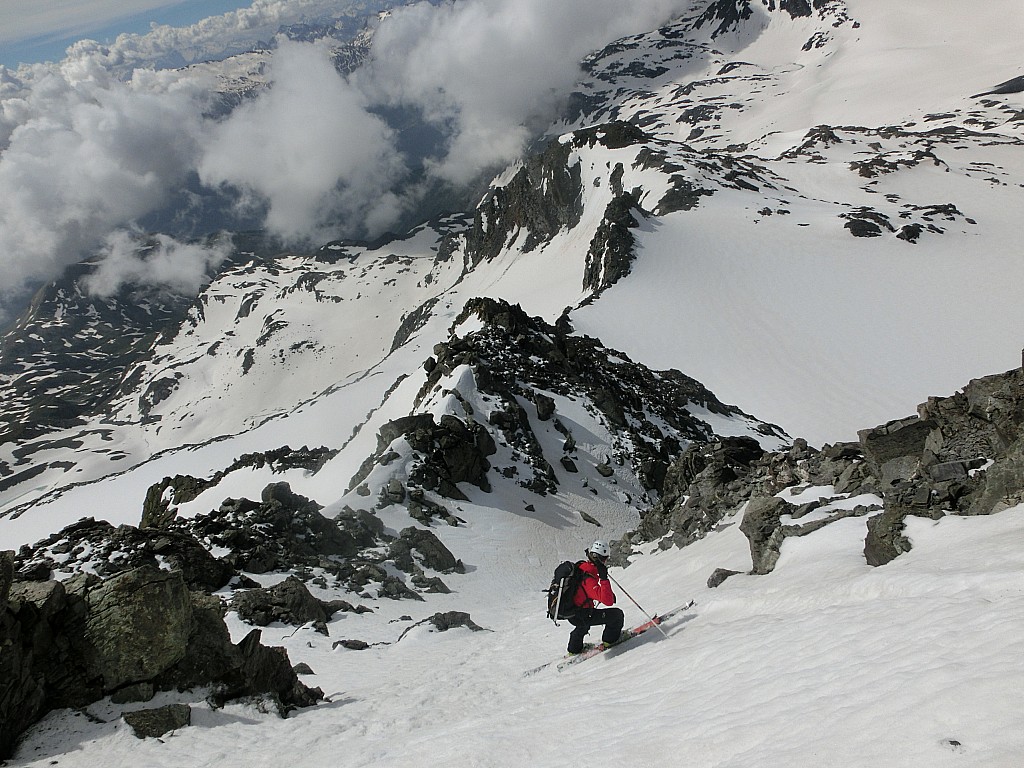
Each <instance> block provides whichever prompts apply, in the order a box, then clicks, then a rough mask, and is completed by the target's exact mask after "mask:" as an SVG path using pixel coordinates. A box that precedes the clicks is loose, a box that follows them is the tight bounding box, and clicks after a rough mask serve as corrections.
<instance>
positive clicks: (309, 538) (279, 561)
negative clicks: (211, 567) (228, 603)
mask: <svg viewBox="0 0 1024 768" xmlns="http://www.w3.org/2000/svg"><path fill="white" fill-rule="evenodd" d="M320 510H321V506H320V505H319V504H317V503H316V502H315V501H312V500H310V499H307V498H305V497H304V496H300V495H299V494H296V493H294V492H293V491H292V490H291V487H290V486H289V485H288V484H287V483H283V482H282V483H272V484H270V485H268V486H267V487H266V488H264V489H263V493H262V495H261V498H260V501H259V502H255V501H252V500H250V499H227V500H226V501H224V502H223V503H222V504H221V506H220V508H219V509H217V510H214V511H213V512H210V513H209V514H207V515H199V516H197V517H195V518H193V519H191V520H187V521H177V520H176V521H174V523H172V524H169V525H168V526H166V527H168V528H171V529H173V530H183V531H188V532H190V533H192V534H193V535H194V536H196V537H197V538H198V539H199V540H200V541H202V542H204V543H205V544H206V545H207V546H210V547H214V546H216V547H223V548H227V549H229V550H230V554H228V555H226V556H225V557H224V559H225V560H226V561H227V562H228V563H230V564H231V565H233V566H234V567H235V568H237V569H238V570H243V571H247V572H249V573H266V572H268V571H272V570H285V569H288V568H294V567H297V566H299V567H301V566H306V567H330V565H331V560H330V558H331V557H339V558H344V557H352V556H354V555H356V554H357V553H358V552H359V550H360V549H361V548H362V547H365V546H370V545H371V544H372V543H376V540H377V536H378V534H379V532H380V530H381V529H379V528H376V526H379V521H377V523H376V524H374V523H372V522H371V521H370V520H368V519H367V518H366V517H365V516H359V515H357V514H356V513H354V512H352V513H349V514H345V515H343V517H342V518H341V519H339V520H338V521H332V520H329V519H327V518H326V517H324V516H323V515H322V514H320Z"/></svg>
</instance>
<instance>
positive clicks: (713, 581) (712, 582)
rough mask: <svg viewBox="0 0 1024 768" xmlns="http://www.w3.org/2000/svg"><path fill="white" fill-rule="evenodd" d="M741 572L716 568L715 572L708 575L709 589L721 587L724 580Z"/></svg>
mask: <svg viewBox="0 0 1024 768" xmlns="http://www.w3.org/2000/svg"><path fill="white" fill-rule="evenodd" d="M739 573H740V571H730V570H729V569H728V568H716V569H715V572H714V573H712V574H711V576H709V577H708V589H715V588H716V587H720V586H721V585H722V582H723V581H725V580H726V579H728V578H729V577H730V576H736V575H737V574H739Z"/></svg>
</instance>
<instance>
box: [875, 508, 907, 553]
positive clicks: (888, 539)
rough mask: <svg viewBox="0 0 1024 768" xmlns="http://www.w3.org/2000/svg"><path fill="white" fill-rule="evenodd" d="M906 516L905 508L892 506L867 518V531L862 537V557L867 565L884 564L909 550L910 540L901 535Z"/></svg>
mask: <svg viewBox="0 0 1024 768" xmlns="http://www.w3.org/2000/svg"><path fill="white" fill-rule="evenodd" d="M906 517H907V510H902V509H898V508H895V507H892V508H889V509H886V510H885V511H884V512H883V513H882V514H880V515H875V516H874V517H871V518H868V533H867V536H866V537H865V539H864V559H865V560H866V561H867V563H868V565H873V566H879V565H885V564H886V563H889V562H892V561H893V560H895V559H896V558H897V557H899V556H900V555H901V554H903V553H904V552H909V551H910V540H909V539H907V538H906V537H905V536H904V535H903V521H904V520H905V519H906Z"/></svg>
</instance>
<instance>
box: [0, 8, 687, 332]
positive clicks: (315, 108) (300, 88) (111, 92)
mask: <svg viewBox="0 0 1024 768" xmlns="http://www.w3.org/2000/svg"><path fill="white" fill-rule="evenodd" d="M379 5H383V3H376V4H375V3H373V2H367V3H365V4H364V5H363V7H364V8H371V9H372V8H375V7H378V6H379ZM687 7H689V2H686V1H684V0H635V1H634V2H633V3H631V4H629V6H628V12H627V9H626V7H625V6H623V4H622V2H621V0H559V1H558V2H551V0H459V2H455V3H443V4H439V5H438V4H431V3H427V2H421V3H418V4H415V5H410V6H406V7H402V8H399V9H396V10H394V11H393V12H392V13H391V14H390V15H389V17H388V18H387V19H386V20H385V21H384V22H382V23H381V24H380V26H379V28H378V29H377V31H376V36H375V38H374V42H373V45H372V49H371V55H370V59H369V61H368V62H367V64H366V65H365V66H364V67H363V68H362V69H361V70H359V71H357V72H356V73H355V74H353V75H352V76H349V77H345V76H342V75H341V74H339V73H338V72H336V71H335V69H334V68H333V66H332V65H331V61H330V56H329V52H328V50H327V48H326V47H325V46H324V45H322V44H305V43H295V42H288V41H285V40H281V41H279V49H278V50H277V51H276V52H275V53H274V54H273V56H272V57H271V58H270V60H269V64H268V70H267V71H268V77H269V83H270V86H269V88H267V89H265V90H263V91H261V92H260V93H259V95H257V96H256V97H254V98H252V99H249V100H246V101H245V102H243V104H242V105H241V106H239V107H238V108H236V109H235V111H234V112H233V113H232V114H231V115H229V116H228V117H227V118H223V119H220V120H214V119H212V118H210V117H208V116H207V115H208V114H209V110H208V107H209V106H210V104H211V101H210V99H211V98H212V96H213V95H214V94H213V91H214V83H213V82H212V75H211V76H210V77H211V80H204V79H203V78H202V77H200V76H199V75H197V74H196V72H195V70H187V69H179V70H160V71H154V70H153V69H145V68H141V65H142V64H149V63H152V62H155V61H158V60H160V59H161V57H166V56H167V55H168V54H169V53H172V52H174V51H179V52H180V51H184V50H189V51H192V52H193V53H194V54H195V55H199V52H203V51H205V52H207V53H208V52H209V51H212V50H215V49H217V50H224V49H225V48H226V47H230V46H231V45H235V44H237V43H238V42H239V41H240V40H242V39H247V38H245V35H246V34H262V33H263V32H265V31H266V29H268V28H271V27H276V25H278V24H280V23H292V22H294V21H296V20H298V19H300V18H304V17H305V16H303V14H306V16H310V17H311V16H312V15H315V14H319V13H324V12H327V11H328V10H331V11H332V12H335V13H336V12H337V3H336V2H333V1H330V0H274V1H271V0H257V2H255V3H253V5H252V6H251V7H250V8H248V9H242V10H240V11H236V12H232V13H230V14H224V15H223V16H218V17H212V18H210V19H207V20H204V21H203V22H200V23H199V24H196V25H192V26H191V27H186V28H181V29H172V28H169V27H166V28H165V27H158V28H154V30H153V31H152V32H151V33H150V34H149V35H145V36H137V35H135V36H132V35H122V36H121V37H119V38H118V39H117V41H116V42H115V43H114V44H113V45H111V46H101V45H99V44H97V43H91V42H83V43H80V44H78V45H76V46H73V47H72V48H71V49H70V50H69V56H68V57H67V58H66V59H65V60H64V61H63V62H61V64H60V66H59V67H55V66H45V65H36V66H33V67H23V68H19V69H18V70H17V72H16V73H12V72H10V71H9V70H6V69H4V68H2V67H0V199H2V200H3V201H4V205H3V206H2V207H0V259H3V262H2V266H3V270H4V275H5V278H6V279H5V281H4V282H3V284H2V285H0V315H2V312H3V309H4V307H10V306H15V305H16V303H17V302H18V301H20V300H23V299H24V296H25V292H26V291H27V290H29V289H30V288H32V287H33V286H35V285H38V284H39V283H40V282H42V281H45V280H48V279H52V278H54V277H56V276H57V275H59V274H60V272H61V271H62V270H63V268H64V267H65V266H67V265H68V264H70V263H73V262H75V261H78V260H80V259H82V258H85V257H88V256H90V255H93V254H94V253H95V251H96V249H97V248H100V247H101V246H102V253H103V257H104V258H105V259H106V260H107V261H108V262H109V266H108V267H106V268H103V269H101V270H100V273H99V274H100V275H101V276H102V279H101V278H100V277H97V278H96V280H94V283H93V285H94V287H96V289H97V290H108V289H109V286H111V285H118V284H120V283H121V282H123V281H124V280H145V279H153V280H157V281H160V280H162V279H163V278H161V277H160V274H161V271H160V270H158V269H156V266H157V265H158V264H163V263H164V261H166V260H167V259H170V258H175V257H181V258H183V259H186V260H188V259H193V261H191V262H189V263H190V264H191V265H192V266H195V265H196V263H197V262H195V261H194V259H195V255H194V254H193V253H192V252H191V251H189V250H187V249H184V248H179V247H170V246H166V245H165V246H162V250H161V251H159V254H158V255H157V256H156V257H155V258H154V257H153V255H152V254H151V257H150V258H149V259H146V260H145V261H146V263H147V264H149V265H150V266H149V267H147V268H145V269H143V268H141V267H140V264H139V263H138V262H137V261H133V260H132V259H130V258H128V257H127V256H126V255H125V254H126V253H127V251H126V248H127V246H126V245H125V244H124V243H123V242H122V241H121V240H119V239H117V238H116V237H115V240H113V241H111V240H109V239H107V238H108V235H110V233H111V232H115V231H118V230H121V229H132V228H133V227H135V226H137V222H139V221H140V220H143V219H145V218H146V217H150V219H151V220H153V216H155V214H156V213H158V212H161V211H163V210H165V209H166V207H167V206H168V205H171V204H172V203H173V204H175V205H180V204H182V203H181V201H182V200H184V199H186V198H188V194H185V193H183V190H186V189H188V190H192V191H195V186H194V185H196V184H197V183H200V182H201V184H202V185H203V186H204V187H205V189H204V190H203V191H204V193H210V194H212V193H213V191H217V190H219V191H221V192H224V193H225V194H226V196H233V197H237V198H238V199H239V200H240V201H242V202H244V203H246V204H248V206H249V208H250V210H254V211H257V212H259V213H260V214H261V215H263V217H264V226H265V227H266V228H267V229H268V230H269V231H271V232H273V233H275V234H277V235H279V236H280V237H282V238H283V239H285V240H288V241H292V242H296V243H301V242H309V241H313V242H315V241H316V240H317V238H328V237H329V238H334V237H337V236H339V235H343V234H348V235H353V236H359V235H372V234H377V233H379V232H381V231H383V230H384V229H386V228H388V227H389V226H391V225H392V224H394V222H396V221H397V220H398V219H399V217H400V216H401V215H402V214H403V213H405V212H407V211H408V210H409V209H410V208H411V207H412V206H414V205H415V203H416V201H417V195H419V194H422V192H423V189H424V188H426V184H429V182H431V181H442V182H447V183H451V184H456V185H457V184H464V183H466V182H468V181H471V180H473V179H475V178H478V177H479V175H480V174H481V173H484V172H487V171H490V170H493V169H497V168H499V167H500V166H502V165H504V164H506V163H508V162H509V161H512V160H514V159H516V158H518V157H519V156H520V155H521V153H522V152H523V150H524V149H525V147H526V146H527V143H528V142H529V141H530V140H532V139H533V138H534V137H535V136H536V135H538V133H539V132H540V131H541V130H543V128H544V127H545V126H547V125H548V124H550V122H551V121H552V119H554V118H555V117H556V116H557V112H558V108H559V106H560V105H561V103H562V101H563V100H564V99H565V98H566V96H567V95H568V93H569V92H570V91H571V89H572V86H573V84H574V83H575V81H576V79H577V78H578V77H579V74H580V72H579V61H580V60H581V59H582V58H583V57H584V56H585V55H586V54H587V53H589V52H590V51H593V50H596V49H599V48H600V47H602V46H604V45H605V44H607V43H608V42H610V41H612V40H614V39H616V38H618V37H621V36H624V35H628V34H632V33H639V32H642V31H645V30H647V29H650V28H652V27H654V26H656V25H657V24H658V23H661V22H662V21H664V20H666V19H668V18H670V17H671V15H672V14H673V13H675V12H678V11H681V10H683V9H685V8H687ZM264 39H266V38H264ZM190 55H191V54H190ZM394 114H401V115H403V117H407V116H409V115H418V116H420V118H421V119H422V121H423V122H424V123H425V124H426V125H427V126H430V127H431V128H433V129H434V130H435V131H436V132H438V133H439V134H440V135H442V136H443V139H442V140H441V141H440V142H434V144H433V145H432V146H431V148H430V155H429V156H428V157H410V158H406V157H403V156H402V154H401V152H400V151H399V149H398V147H399V143H400V138H401V137H400V136H399V135H398V134H396V132H395V130H394V129H393V128H391V127H389V126H388V124H387V123H386V120H385V117H387V116H393V115H394ZM404 146H405V145H403V147H404ZM421 170H422V171H425V177H424V176H423V174H422V173H420V171H421ZM415 174H420V175H415ZM197 179H198V182H197ZM192 199H196V198H195V196H194V195H193V196H192ZM204 199H207V198H204ZM186 218H187V217H181V220H185V219H186ZM161 220H163V221H174V220H175V216H174V215H173V212H172V215H166V216H162V217H161ZM168 234H169V235H175V234H177V233H175V232H170V233H168ZM200 261H202V260H201V259H200ZM186 271H187V272H188V273H189V274H193V273H194V271H195V270H194V269H192V268H191V267H190V268H189V269H187V270H186ZM186 282H189V281H186Z"/></svg>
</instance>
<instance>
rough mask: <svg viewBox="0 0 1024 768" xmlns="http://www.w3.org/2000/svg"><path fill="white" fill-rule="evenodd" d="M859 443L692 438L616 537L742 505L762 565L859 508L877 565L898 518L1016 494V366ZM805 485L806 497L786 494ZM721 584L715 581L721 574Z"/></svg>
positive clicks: (698, 529)
mask: <svg viewBox="0 0 1024 768" xmlns="http://www.w3.org/2000/svg"><path fill="white" fill-rule="evenodd" d="M859 437H860V440H859V442H857V443H842V444H836V445H825V446H824V447H822V448H821V449H820V450H818V449H815V448H813V447H811V446H808V445H807V443H806V441H803V440H796V441H794V443H793V446H792V447H791V448H789V449H788V450H786V451H764V450H763V449H761V448H760V446H758V445H757V444H756V443H755V442H754V441H751V440H747V439H743V438H738V439H737V438H733V439H722V440H715V441H710V442H708V443H704V444H693V445H691V446H690V448H689V449H688V450H687V451H686V452H685V453H684V454H683V455H682V456H681V457H680V458H679V459H678V460H677V461H675V462H674V463H673V464H672V465H671V466H670V467H669V470H668V474H667V477H666V481H665V486H664V492H663V495H662V497H661V499H660V500H659V502H658V503H657V504H655V505H653V506H652V507H651V509H650V510H649V511H648V512H646V513H645V515H644V518H643V521H642V522H641V524H640V526H639V527H638V528H637V529H636V530H635V531H634V532H632V533H631V534H630V535H629V536H627V537H626V538H624V539H623V540H622V541H620V542H617V546H616V551H617V552H616V555H617V561H618V562H619V563H620V564H626V563H627V562H628V557H629V554H630V553H631V552H632V547H633V546H634V545H638V544H641V543H644V542H650V541H659V542H660V543H661V546H663V547H669V546H686V545H687V544H689V543H691V542H693V541H696V540H697V539H700V538H703V537H704V536H706V535H707V534H708V533H710V532H711V531H713V530H715V529H716V528H718V527H719V526H720V525H722V524H723V522H724V521H726V520H727V519H729V518H732V517H733V516H734V515H737V514H738V513H739V512H741V511H743V523H742V530H743V532H744V533H745V534H746V535H747V538H748V539H749V541H750V548H751V556H752V559H753V563H754V573H759V574H764V573H769V572H771V570H772V569H773V568H774V566H775V562H776V560H777V559H778V556H779V551H780V548H781V546H782V542H783V540H784V539H785V538H786V537H788V536H803V535H807V534H809V533H813V532H814V531H816V530H818V529H820V528H821V527H823V526H825V525H828V524H830V523H832V522H835V521H837V520H841V519H843V518H846V517H849V516H851V515H857V516H868V522H867V536H866V538H865V541H864V557H865V560H866V561H867V562H868V563H869V564H870V565H874V566H880V565H885V564H886V563H888V562H891V561H892V560H893V559H895V558H896V557H898V556H899V555H900V554H902V553H903V552H906V551H908V550H909V549H910V547H911V542H910V541H909V540H908V539H907V538H906V537H905V536H904V535H903V529H904V521H905V520H906V518H907V517H908V516H911V515H914V516H921V517H930V518H933V519H934V518H938V517H942V516H944V515H966V516H971V515H989V514H994V513H996V512H1000V511H1002V510H1005V509H1008V508H1010V507H1013V506H1016V505H1017V504H1020V503H1021V502H1022V501H1024V472H1022V471H1021V469H1022V466H1024V465H1022V461H1024V368H1019V369H1013V370H1010V371H1007V372H1006V373H1003V374H996V375H992V376H986V377H983V378H979V379H974V380H972V381H971V382H970V383H968V384H967V385H966V386H965V387H964V388H963V389H962V390H960V391H959V392H957V393H956V394H954V395H951V396H948V397H934V398H930V399H929V400H928V401H927V402H925V403H922V404H921V405H920V406H919V408H918V413H917V414H916V415H914V416H908V417H906V418H903V419H897V420H895V421H892V422H889V423H887V424H883V425H881V426H878V427H874V428H871V429H865V430H862V431H861V432H860V435H859ZM811 489H820V491H821V493H820V495H819V496H818V497H817V498H814V499H813V500H811V501H801V502H800V503H793V502H790V501H788V500H787V498H786V497H787V496H790V497H794V496H799V495H801V494H802V493H803V492H806V491H808V490H811ZM719 583H720V582H719Z"/></svg>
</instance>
